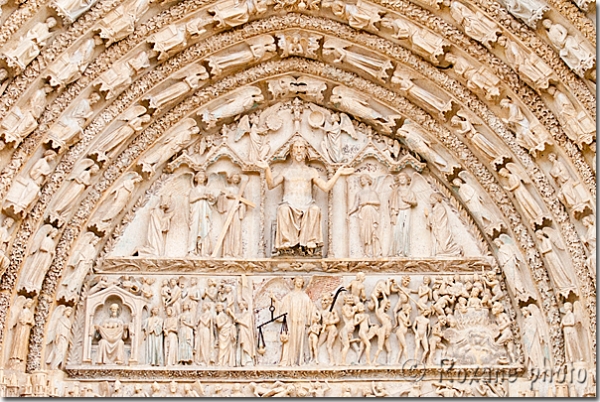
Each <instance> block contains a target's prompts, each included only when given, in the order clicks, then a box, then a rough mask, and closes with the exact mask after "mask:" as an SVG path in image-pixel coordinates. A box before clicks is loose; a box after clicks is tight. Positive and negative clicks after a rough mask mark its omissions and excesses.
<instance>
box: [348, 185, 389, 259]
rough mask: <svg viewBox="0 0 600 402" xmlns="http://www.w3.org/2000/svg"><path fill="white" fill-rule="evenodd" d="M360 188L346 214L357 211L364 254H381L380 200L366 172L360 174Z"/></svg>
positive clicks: (370, 255)
mask: <svg viewBox="0 0 600 402" xmlns="http://www.w3.org/2000/svg"><path fill="white" fill-rule="evenodd" d="M360 185H361V187H362V189H361V190H360V191H359V192H358V193H357V194H356V200H355V202H354V206H353V207H352V208H351V209H350V211H348V216H350V215H352V214H354V213H356V212H358V218H359V220H360V224H359V225H360V231H359V235H360V239H361V241H362V243H363V247H364V254H365V255H366V256H367V257H379V256H381V242H380V241H379V207H380V205H381V201H380V200H379V195H378V194H377V191H376V190H375V189H374V188H373V179H372V178H371V176H369V175H367V174H363V175H361V176H360Z"/></svg>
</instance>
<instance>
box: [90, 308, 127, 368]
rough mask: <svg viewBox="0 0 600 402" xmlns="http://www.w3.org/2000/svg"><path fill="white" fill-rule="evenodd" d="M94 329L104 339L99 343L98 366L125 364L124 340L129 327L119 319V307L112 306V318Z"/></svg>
mask: <svg viewBox="0 0 600 402" xmlns="http://www.w3.org/2000/svg"><path fill="white" fill-rule="evenodd" d="M94 328H95V330H96V331H98V332H99V333H100V337H101V338H102V339H100V341H98V364H107V363H115V364H123V363H125V342H124V339H126V338H127V332H128V331H127V325H126V324H125V323H124V322H123V320H122V319H121V318H120V317H119V305H118V304H116V303H114V304H111V305H110V316H109V317H108V318H106V319H105V320H104V321H103V322H102V324H100V325H95V326H94Z"/></svg>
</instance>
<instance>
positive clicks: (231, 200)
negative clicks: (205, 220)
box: [213, 173, 254, 257]
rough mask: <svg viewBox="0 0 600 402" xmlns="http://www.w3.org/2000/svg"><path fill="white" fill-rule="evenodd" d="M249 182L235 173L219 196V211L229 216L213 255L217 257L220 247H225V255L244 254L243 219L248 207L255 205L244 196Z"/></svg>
mask: <svg viewBox="0 0 600 402" xmlns="http://www.w3.org/2000/svg"><path fill="white" fill-rule="evenodd" d="M247 183H248V180H244V181H242V176H241V175H240V174H238V173H234V174H232V175H231V176H229V177H228V178H227V186H226V187H225V189H223V190H221V194H220V195H219V196H218V197H217V211H219V213H220V214H227V218H226V221H225V224H224V225H223V228H222V229H221V234H220V235H219V239H218V240H217V245H216V247H215V250H214V252H213V257H216V255H217V253H218V252H219V249H220V248H222V249H223V257H241V256H242V252H243V248H242V220H244V217H245V216H246V211H247V208H248V207H254V203H252V202H251V201H248V200H247V199H245V198H244V197H243V194H244V189H245V188H246V184H247Z"/></svg>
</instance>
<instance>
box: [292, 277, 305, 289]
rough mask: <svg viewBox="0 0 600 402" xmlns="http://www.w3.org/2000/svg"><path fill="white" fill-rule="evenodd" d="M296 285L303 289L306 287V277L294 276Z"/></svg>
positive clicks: (297, 287)
mask: <svg viewBox="0 0 600 402" xmlns="http://www.w3.org/2000/svg"><path fill="white" fill-rule="evenodd" d="M294 287H295V288H296V289H302V288H303V287H304V278H302V277H301V276H296V277H295V278H294Z"/></svg>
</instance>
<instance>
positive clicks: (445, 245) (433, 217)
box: [425, 193, 463, 257]
mask: <svg viewBox="0 0 600 402" xmlns="http://www.w3.org/2000/svg"><path fill="white" fill-rule="evenodd" d="M429 199H430V202H431V212H429V211H428V210H427V209H426V210H425V217H426V218H427V226H428V227H429V230H431V236H432V240H433V255H435V256H438V257H457V256H460V255H462V253H463V251H462V248H461V247H460V246H459V245H457V244H456V243H455V241H454V235H453V234H452V228H451V226H450V221H449V219H448V212H447V211H446V207H445V206H444V204H443V203H442V196H441V195H440V194H438V193H433V194H431V196H430V197H429Z"/></svg>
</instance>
